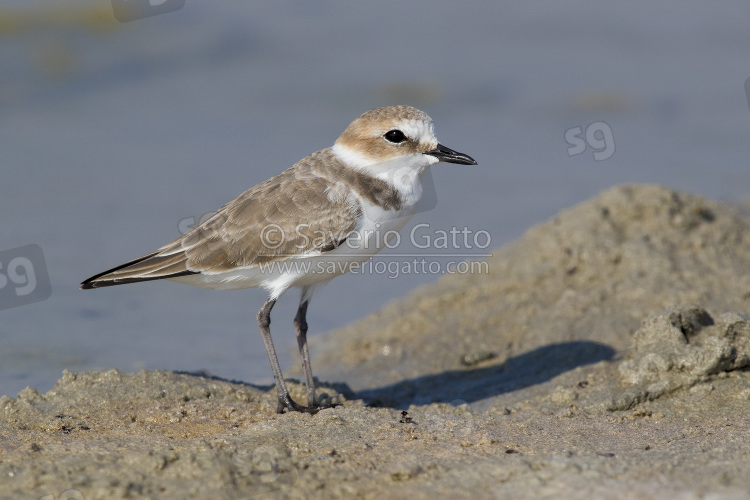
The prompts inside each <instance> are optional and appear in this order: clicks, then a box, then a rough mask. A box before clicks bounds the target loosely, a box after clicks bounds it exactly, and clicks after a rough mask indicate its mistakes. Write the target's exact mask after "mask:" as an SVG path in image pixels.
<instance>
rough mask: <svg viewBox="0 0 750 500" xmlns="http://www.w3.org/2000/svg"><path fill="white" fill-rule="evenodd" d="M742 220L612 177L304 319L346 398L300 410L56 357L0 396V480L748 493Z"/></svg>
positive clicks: (419, 493) (86, 495) (234, 388)
mask: <svg viewBox="0 0 750 500" xmlns="http://www.w3.org/2000/svg"><path fill="white" fill-rule="evenodd" d="M749 229H750V223H749V222H748V220H747V218H746V216H745V215H744V214H743V213H742V212H741V210H740V209H738V208H736V207H732V206H729V205H724V204H719V203H715V202H712V201H709V200H706V199H703V198H700V197H697V196H692V195H689V194H685V193H681V192H675V191H672V190H669V189H666V188H662V187H658V186H649V185H646V186H619V187H615V188H612V189H610V190H608V191H606V192H604V193H602V194H600V195H599V196H597V197H596V198H594V199H592V200H589V201H587V202H585V203H582V204H580V205H578V206H576V207H573V208H571V209H569V210H566V211H564V212H562V213H560V214H558V215H557V216H556V217H554V218H553V219H552V220H550V221H548V222H546V223H544V224H542V225H539V226H537V227H534V228H532V229H531V230H529V231H528V232H527V234H526V235H525V236H524V237H523V238H521V239H520V240H518V241H516V242H513V243H511V244H510V245H507V246H506V247H504V248H501V249H499V250H497V251H495V252H494V253H493V256H492V257H491V258H490V259H489V260H488V264H489V266H488V269H489V272H488V273H475V274H470V275H451V276H446V277H444V278H442V279H441V280H439V281H438V282H437V283H435V284H433V285H429V286H426V287H424V288H421V289H418V290H416V291H414V292H413V293H412V294H410V295H409V296H407V297H405V298H404V299H402V300H399V301H396V302H394V303H392V304H391V305H389V306H387V307H385V308H384V309H383V310H381V311H380V312H378V313H376V314H374V315H373V316H371V317H369V318H365V319H364V320H362V321H360V322H358V323H356V324H353V325H351V326H349V327H347V328H345V329H342V330H339V331H336V332H332V333H331V334H328V335H326V336H323V337H320V338H315V339H314V342H313V345H312V352H313V355H314V356H317V357H316V358H315V359H314V360H313V366H314V368H315V372H316V375H317V376H319V377H320V380H321V384H322V385H323V388H322V390H321V392H323V393H325V397H326V399H329V400H333V401H336V402H339V403H341V404H340V406H338V407H336V408H333V409H329V410H325V411H323V412H321V413H319V414H317V415H314V416H311V415H298V414H283V415H276V414H275V413H274V408H275V404H274V400H273V390H271V388H268V387H261V388H259V387H255V386H251V385H248V384H244V383H240V382H231V381H226V380H221V379H217V378H212V377H209V376H205V375H201V374H178V373H173V372H165V371H155V372H154V371H149V372H140V373H136V374H127V373H121V372H118V371H115V370H111V371H99V372H84V373H77V374H76V373H71V372H65V373H64V374H63V377H62V379H60V381H59V382H58V383H57V385H56V386H55V387H54V388H53V389H52V390H51V391H50V392H48V393H46V394H40V393H38V392H37V391H35V390H34V389H32V388H27V389H25V390H24V391H22V392H21V393H20V394H18V397H17V398H15V399H13V398H9V397H2V398H0V498H2V499H16V498H33V499H40V498H44V499H45V500H52V499H54V500H57V499H67V500H71V499H76V500H81V499H86V500H91V499H100V498H101V499H120V498H170V499H171V498H175V499H177V498H179V499H183V498H184V499H187V498H211V499H221V498H227V499H249V498H392V497H396V496H398V497H401V498H410V499H420V498H449V497H450V498H473V499H481V498H514V499H517V498H574V499H575V498H592V497H594V498H596V497H600V498H601V497H605V496H606V497H607V498H746V497H747V491H750V445H749V444H748V443H750V411H749V410H750V371H748V366H750V315H747V314H745V313H746V312H748V310H749V309H750V307H748V301H749V300H750V271H749V270H750V241H748V240H750V231H749ZM292 387H293V390H294V391H296V394H297V395H296V398H297V399H298V400H304V396H303V394H304V389H303V387H302V386H300V385H298V384H292ZM403 411H408V413H407V414H403V413H402V412H403Z"/></svg>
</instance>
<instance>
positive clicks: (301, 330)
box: [294, 290, 318, 406]
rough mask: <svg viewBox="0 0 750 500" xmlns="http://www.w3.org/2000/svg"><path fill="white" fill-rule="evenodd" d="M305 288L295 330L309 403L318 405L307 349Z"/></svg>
mask: <svg viewBox="0 0 750 500" xmlns="http://www.w3.org/2000/svg"><path fill="white" fill-rule="evenodd" d="M308 303H309V302H308V300H307V299H306V298H305V290H303V291H302V299H301V300H300V303H299V309H297V316H295V317H294V331H295V333H296V334H297V346H298V347H299V354H300V356H301V357H302V369H303V370H304V372H305V385H306V386H307V405H308V406H318V402H317V398H316V397H315V380H314V379H313V374H312V365H310V351H308V349H307V319H306V316H307V304H308Z"/></svg>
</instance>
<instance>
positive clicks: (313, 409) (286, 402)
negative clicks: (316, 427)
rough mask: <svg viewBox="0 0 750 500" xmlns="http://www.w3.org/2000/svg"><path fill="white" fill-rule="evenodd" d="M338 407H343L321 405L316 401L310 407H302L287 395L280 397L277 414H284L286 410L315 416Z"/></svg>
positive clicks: (336, 404)
mask: <svg viewBox="0 0 750 500" xmlns="http://www.w3.org/2000/svg"><path fill="white" fill-rule="evenodd" d="M336 406H341V405H340V404H338V403H334V404H330V405H319V404H317V403H316V402H315V401H313V402H312V404H310V406H302V405H301V404H298V403H296V402H295V401H294V400H293V399H292V398H291V397H290V396H289V395H288V394H287V395H285V396H279V402H278V404H277V405H276V413H284V408H286V409H287V410H288V411H298V412H300V413H310V414H311V415H315V414H316V413H318V412H319V411H321V410H327V409H328V408H334V407H336Z"/></svg>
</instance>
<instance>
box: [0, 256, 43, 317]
mask: <svg viewBox="0 0 750 500" xmlns="http://www.w3.org/2000/svg"><path fill="white" fill-rule="evenodd" d="M50 295H52V286H51V285H50V281H49V275H48V274H47V265H46V263H45V262H44V254H43V253H42V249H41V247H40V246H39V245H26V246H23V247H18V248H12V249H10V250H5V251H4V252H0V310H3V309H10V308H11V307H18V306H24V305H26V304H32V303H34V302H40V301H42V300H46V299H48V298H49V297H50Z"/></svg>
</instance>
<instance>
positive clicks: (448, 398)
mask: <svg viewBox="0 0 750 500" xmlns="http://www.w3.org/2000/svg"><path fill="white" fill-rule="evenodd" d="M615 353H616V351H615V350H614V349H613V348H611V347H610V346H608V345H605V344H601V343H598V342H592V341H588V340H578V341H570V342H562V343H559V344H552V345H546V346H543V347H539V348H536V349H533V350H531V351H528V352H525V353H523V354H519V355H518V356H513V357H511V358H508V359H506V360H505V361H504V362H503V363H501V364H496V365H492V366H486V367H479V368H465V369H459V370H447V371H444V372H442V373H437V374H432V375H421V376H419V377H415V378H412V379H406V380H402V381H400V382H396V383H395V384H389V385H385V386H382V387H375V388H371V389H363V390H360V391H356V392H355V391H352V390H351V389H350V388H349V386H348V385H347V384H346V383H342V382H318V384H317V387H318V394H319V395H323V396H324V397H325V389H326V388H331V389H334V390H335V391H337V392H339V393H341V394H344V395H345V396H346V397H347V399H362V400H364V401H365V402H366V403H367V404H368V405H369V406H375V407H386V408H404V407H408V406H409V405H412V404H414V405H422V404H430V403H436V402H445V403H450V404H453V405H454V406H458V405H460V404H464V403H474V402H476V401H480V400H483V399H487V398H491V397H493V396H498V395H500V394H503V393H506V392H512V391H516V390H519V389H524V388H526V387H530V386H533V385H536V384H540V383H543V382H546V381H548V380H551V379H552V378H554V377H556V376H557V375H560V374H561V373H564V372H566V371H569V370H572V369H574V368H576V367H578V366H584V365H588V364H592V363H597V362H599V361H611V360H612V359H614V357H615ZM175 373H180V374H184V375H191V376H194V377H200V378H204V379H210V380H217V381H222V382H229V383H233V384H240V385H244V386H247V387H253V388H255V389H259V390H261V391H268V390H271V389H272V388H273V387H274V386H273V385H256V384H249V383H247V382H242V381H239V380H228V379H225V378H222V377H217V376H214V375H211V374H208V373H206V372H186V371H176V372H175ZM287 380H294V379H287Z"/></svg>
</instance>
